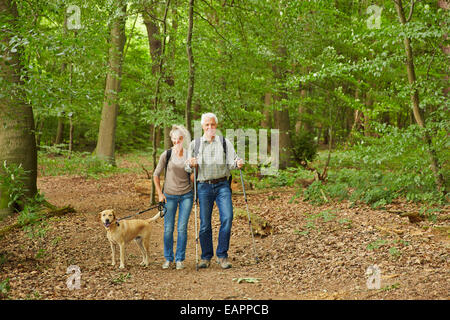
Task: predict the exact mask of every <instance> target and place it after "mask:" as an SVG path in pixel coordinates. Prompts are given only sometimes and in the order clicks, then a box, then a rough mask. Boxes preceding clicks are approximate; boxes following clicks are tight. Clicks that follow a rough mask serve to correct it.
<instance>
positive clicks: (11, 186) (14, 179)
mask: <svg viewBox="0 0 450 320" xmlns="http://www.w3.org/2000/svg"><path fill="white" fill-rule="evenodd" d="M3 172H4V173H3V174H0V182H1V186H2V189H4V190H6V193H7V194H9V198H10V201H9V203H8V206H11V205H13V204H17V205H18V207H19V208H22V210H21V211H20V212H19V215H18V216H17V222H18V223H19V225H20V226H22V228H23V229H24V230H25V231H26V232H27V234H28V236H29V237H30V238H33V237H36V236H37V237H43V236H44V235H45V233H46V231H47V230H46V229H45V225H46V223H45V222H44V221H42V203H43V202H44V201H45V198H44V196H43V195H42V194H40V193H39V192H38V193H37V194H35V195H34V197H33V198H31V199H30V198H27V197H26V196H25V193H26V188H25V184H24V182H23V181H24V179H25V176H26V171H25V170H24V169H23V168H22V166H21V165H16V164H10V165H7V163H6V161H4V163H3ZM15 209H17V210H18V208H15Z"/></svg>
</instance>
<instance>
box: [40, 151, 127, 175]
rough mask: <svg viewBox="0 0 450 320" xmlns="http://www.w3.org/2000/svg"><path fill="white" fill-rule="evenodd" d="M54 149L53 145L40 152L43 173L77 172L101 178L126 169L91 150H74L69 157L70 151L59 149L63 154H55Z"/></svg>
mask: <svg viewBox="0 0 450 320" xmlns="http://www.w3.org/2000/svg"><path fill="white" fill-rule="evenodd" d="M53 149H54V147H51V148H48V149H47V150H48V151H40V152H39V168H40V171H41V174H42V175H46V176H56V175H65V174H77V175H83V176H85V177H89V178H99V177H105V176H108V175H111V174H114V173H120V172H124V169H121V168H119V167H117V166H113V165H111V164H109V163H107V162H105V161H102V160H101V159H99V158H98V157H97V156H95V155H93V154H91V153H89V152H72V154H71V156H70V158H69V157H68V151H66V150H63V149H59V151H58V152H59V153H60V154H61V156H55V155H54V154H53V152H52V151H51V150H53ZM49 151H50V152H49Z"/></svg>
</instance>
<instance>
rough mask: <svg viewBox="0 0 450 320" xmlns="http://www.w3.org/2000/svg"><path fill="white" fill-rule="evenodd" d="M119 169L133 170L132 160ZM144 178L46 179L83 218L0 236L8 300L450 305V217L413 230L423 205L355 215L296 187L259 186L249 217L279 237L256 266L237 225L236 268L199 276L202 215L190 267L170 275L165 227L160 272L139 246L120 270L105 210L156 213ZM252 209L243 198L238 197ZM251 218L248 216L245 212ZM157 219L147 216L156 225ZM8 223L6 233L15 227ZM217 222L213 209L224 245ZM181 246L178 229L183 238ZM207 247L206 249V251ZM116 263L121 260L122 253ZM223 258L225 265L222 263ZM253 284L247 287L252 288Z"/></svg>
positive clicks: (399, 204) (155, 255) (265, 246)
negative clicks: (373, 281) (77, 281)
mask: <svg viewBox="0 0 450 320" xmlns="http://www.w3.org/2000/svg"><path fill="white" fill-rule="evenodd" d="M121 165H123V166H127V165H132V164H127V163H126V162H122V163H121ZM142 178H145V175H143V174H139V173H138V172H128V173H118V174H114V175H111V176H109V177H103V178H99V179H93V178H86V177H83V176H79V175H65V176H43V177H39V178H38V188H39V189H40V191H41V192H42V193H43V194H44V195H45V197H46V199H47V200H48V201H49V202H50V203H52V204H54V205H57V206H66V205H71V206H73V207H74V208H75V210H76V213H69V214H67V215H65V216H62V217H54V218H51V219H50V220H48V222H47V223H48V224H47V226H46V228H47V232H46V233H45V235H44V236H43V237H42V238H39V237H35V238H32V239H30V238H29V237H28V236H27V234H26V232H25V231H23V230H18V231H15V232H10V233H8V234H7V235H6V236H5V237H3V238H2V239H0V257H2V259H1V261H0V282H2V281H5V280H6V279H7V278H8V279H9V286H10V289H9V291H8V294H7V298H9V299H217V300H222V299H241V300H242V299H283V300H291V299H295V300H298V299H306V300H307V299H447V300H448V299H449V298H450V295H449V293H450V268H449V261H450V259H449V258H450V250H449V249H450V246H449V244H450V236H449V220H448V219H447V217H448V214H449V212H448V211H445V210H441V211H440V212H439V213H438V215H439V216H440V217H443V218H444V219H437V222H432V221H428V220H425V221H421V222H418V223H411V222H410V221H409V219H408V218H407V217H400V216H399V214H398V213H399V212H418V211H419V210H420V205H418V204H414V203H407V202H406V201H395V202H394V203H392V204H389V205H387V206H386V208H385V210H374V209H372V208H371V207H370V206H357V207H352V206H351V205H350V203H349V202H348V201H343V202H328V203H327V204H325V205H322V206H313V205H311V204H309V203H307V202H304V201H302V199H301V197H299V198H297V199H295V200H293V201H292V197H293V196H294V194H295V192H296V189H294V188H276V189H267V190H257V191H256V190H252V191H249V192H248V193H249V194H248V203H249V209H250V211H251V212H252V213H254V214H257V215H258V216H260V217H262V218H264V219H266V220H267V221H268V222H269V223H270V224H271V226H272V233H271V234H270V235H268V236H266V237H259V236H256V237H255V240H256V249H257V254H258V256H259V259H260V261H259V263H255V260H254V254H253V248H252V239H251V235H250V233H249V228H248V220H247V219H246V218H244V219H241V218H238V217H236V218H235V219H234V221H233V229H232V235H231V245H230V251H229V256H230V260H231V263H232V265H233V267H232V268H231V269H227V270H222V269H221V268H220V267H219V266H218V265H217V264H216V263H212V264H211V267H210V268H208V269H201V270H199V271H196V269H195V239H194V216H193V214H194V210H193V211H192V215H191V219H190V221H189V231H188V245H187V249H186V261H185V265H186V268H185V269H184V270H175V269H169V270H163V269H162V268H161V265H162V264H163V262H164V257H163V243H162V239H163V220H162V219H159V220H157V222H155V224H154V226H153V233H152V237H151V254H150V258H151V259H150V265H149V266H148V267H142V266H140V265H139V263H140V262H141V255H140V252H139V250H138V247H137V246H136V245H135V244H134V243H130V244H128V245H127V247H126V248H127V251H126V253H127V257H126V263H127V266H126V268H125V269H119V268H118V263H117V264H116V266H115V267H113V266H111V262H110V261H111V250H110V246H109V242H108V240H107V238H106V232H105V229H104V227H103V226H102V224H101V223H100V220H99V215H98V214H99V212H100V211H102V210H104V209H108V208H114V209H115V210H116V213H117V214H118V216H121V217H123V216H127V215H130V214H132V213H135V212H137V211H139V210H142V209H144V208H146V207H148V201H149V200H148V196H142V195H141V194H139V193H137V192H136V191H135V181H136V179H142ZM233 205H234V208H235V209H236V210H245V202H244V199H243V196H242V194H239V192H236V193H235V194H233ZM244 212H245V211H244ZM154 214H155V212H154V211H151V212H148V213H145V214H142V215H141V216H139V217H138V218H139V219H142V218H149V217H151V216H153V215H154ZM14 221H15V218H12V217H11V218H7V219H5V220H4V221H2V222H0V226H4V225H8V224H10V223H13V222H14ZM218 228H219V219H218V211H217V208H214V212H213V239H214V245H215V246H216V245H217V235H218ZM175 240H176V231H175ZM199 250H200V249H199ZM116 258H118V257H117V255H116ZM213 259H214V260H213V261H215V258H213ZM71 265H77V266H79V268H80V271H81V275H80V276H81V287H80V289H74V290H69V289H68V287H67V285H66V280H67V279H68V277H69V276H70V274H68V273H67V268H68V267H69V266H71ZM373 265H377V266H378V268H379V270H380V272H381V283H380V288H379V289H369V288H368V286H367V280H368V278H369V277H370V276H369V275H367V274H366V270H367V269H368V267H370V266H373ZM245 279H247V280H248V282H247V281H246V280H245Z"/></svg>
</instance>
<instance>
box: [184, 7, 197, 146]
mask: <svg viewBox="0 0 450 320" xmlns="http://www.w3.org/2000/svg"><path fill="white" fill-rule="evenodd" d="M188 19H189V22H188V32H187V38H186V52H187V57H188V61H189V77H188V93H187V97H186V110H185V117H186V128H187V129H188V130H189V132H190V134H191V137H193V136H194V133H193V132H192V98H193V95H194V81H195V78H194V77H195V66H194V55H193V53H192V29H193V27H194V0H189V18H188Z"/></svg>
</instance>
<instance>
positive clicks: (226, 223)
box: [197, 181, 233, 260]
mask: <svg viewBox="0 0 450 320" xmlns="http://www.w3.org/2000/svg"><path fill="white" fill-rule="evenodd" d="M197 191H198V200H199V204H200V233H199V239H200V245H201V247H202V254H201V258H202V259H203V260H211V258H212V257H213V255H214V250H213V241H212V228H211V215H212V210H213V206H214V201H215V202H216V204H217V208H218V209H219V217H220V229H219V239H218V243H217V249H216V256H217V257H218V258H228V248H229V247H230V236H231V224H232V221H233V205H232V202H231V189H230V184H229V183H228V181H222V182H219V183H216V184H209V183H202V182H199V183H198V190H197Z"/></svg>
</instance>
